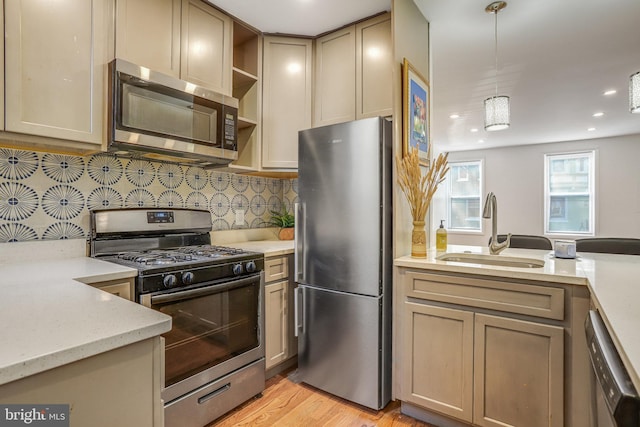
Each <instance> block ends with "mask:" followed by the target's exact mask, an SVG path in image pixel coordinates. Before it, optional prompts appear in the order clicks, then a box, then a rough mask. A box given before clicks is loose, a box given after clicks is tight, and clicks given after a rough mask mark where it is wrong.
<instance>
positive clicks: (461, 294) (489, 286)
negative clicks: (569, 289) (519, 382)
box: [406, 272, 564, 320]
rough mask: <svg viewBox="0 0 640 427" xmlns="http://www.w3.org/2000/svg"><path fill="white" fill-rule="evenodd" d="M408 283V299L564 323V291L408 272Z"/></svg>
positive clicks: (520, 284) (522, 284)
mask: <svg viewBox="0 0 640 427" xmlns="http://www.w3.org/2000/svg"><path fill="white" fill-rule="evenodd" d="M407 279H408V289H407V290H406V292H407V296H409V297H413V298H420V299H426V300H431V301H441V302H447V303H452V304H460V305H466V306H471V307H480V308H487V309H491V310H498V311H504V312H508V313H518V314H524V315H528V316H536V317H544V318H547V319H556V320H563V319H564V289H562V288H553V287H547V286H536V285H530V284H525V283H513V282H501V281H497V280H491V279H481V278H467V277H457V276H446V275H441V274H430V273H417V272H408V273H407Z"/></svg>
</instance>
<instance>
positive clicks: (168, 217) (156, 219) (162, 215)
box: [147, 211, 173, 224]
mask: <svg viewBox="0 0 640 427" xmlns="http://www.w3.org/2000/svg"><path fill="white" fill-rule="evenodd" d="M171 222H173V212H164V211H162V212H147V223H149V224H158V223H171Z"/></svg>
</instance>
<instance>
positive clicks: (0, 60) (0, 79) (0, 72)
mask: <svg viewBox="0 0 640 427" xmlns="http://www.w3.org/2000/svg"><path fill="white" fill-rule="evenodd" d="M0 30H2V33H3V34H4V1H2V0H0ZM0 100H4V43H0ZM0 130H4V102H0Z"/></svg>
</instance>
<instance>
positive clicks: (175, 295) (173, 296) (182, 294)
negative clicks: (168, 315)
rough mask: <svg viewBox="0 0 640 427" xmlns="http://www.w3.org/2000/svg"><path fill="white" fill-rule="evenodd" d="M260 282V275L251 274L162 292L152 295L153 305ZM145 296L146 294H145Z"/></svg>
mask: <svg viewBox="0 0 640 427" xmlns="http://www.w3.org/2000/svg"><path fill="white" fill-rule="evenodd" d="M255 282H258V283H259V282H260V276H251V277H246V278H243V279H239V280H233V281H231V282H226V283H221V284H219V285H210V286H203V287H201V288H197V289H190V290H188V291H179V292H172V293H170V294H160V295H153V296H151V298H150V299H151V301H150V302H151V305H155V304H166V303H170V302H176V301H182V300H185V299H189V298H197V297H203V296H206V295H211V294H217V293H220V292H224V291H228V290H231V289H235V288H239V287H241V286H246V285H249V284H251V283H255ZM143 297H144V295H143Z"/></svg>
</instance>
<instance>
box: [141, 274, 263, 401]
mask: <svg viewBox="0 0 640 427" xmlns="http://www.w3.org/2000/svg"><path fill="white" fill-rule="evenodd" d="M263 288H264V273H262V272H261V273H260V274H255V275H252V276H248V277H243V278H241V279H237V280H231V281H226V282H222V283H220V282H216V283H212V284H210V285H208V286H201V287H198V288H195V289H188V290H182V291H176V292H166V291H163V292H157V293H152V294H146V295H142V296H141V297H140V303H142V304H143V305H145V306H147V307H149V308H152V309H154V310H158V311H160V312H162V313H165V314H167V315H169V316H171V318H172V328H171V331H169V332H167V333H166V334H163V337H164V338H165V390H164V391H163V393H162V396H163V399H164V401H165V403H167V402H170V401H171V400H173V399H175V398H178V397H180V396H182V395H184V394H186V393H189V392H191V391H193V390H194V389H196V388H198V387H201V386H203V385H204V384H207V383H209V382H211V381H214V380H216V379H218V378H220V377H221V376H224V375H227V374H229V373H231V372H233V371H235V370H236V369H239V368H241V367H243V366H245V365H248V364H250V363H252V362H254V361H256V360H258V359H260V358H262V357H264V344H263V343H264V326H263V325H264V320H263V313H264V298H263V292H264V290H263Z"/></svg>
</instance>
